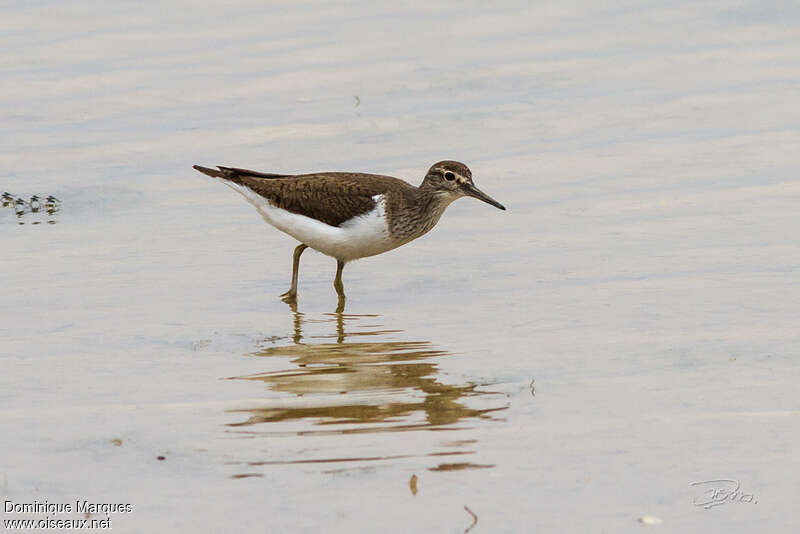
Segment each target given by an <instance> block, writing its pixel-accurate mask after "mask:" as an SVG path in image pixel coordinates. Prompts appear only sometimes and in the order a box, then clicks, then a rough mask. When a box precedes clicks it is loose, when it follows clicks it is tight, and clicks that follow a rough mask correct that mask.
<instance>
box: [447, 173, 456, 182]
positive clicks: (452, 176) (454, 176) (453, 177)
mask: <svg viewBox="0 0 800 534" xmlns="http://www.w3.org/2000/svg"><path fill="white" fill-rule="evenodd" d="M444 179H445V180H447V181H448V182H452V181H453V180H455V179H456V175H455V174H453V173H452V172H450V171H447V172H446V173H444Z"/></svg>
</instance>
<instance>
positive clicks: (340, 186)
mask: <svg viewBox="0 0 800 534" xmlns="http://www.w3.org/2000/svg"><path fill="white" fill-rule="evenodd" d="M194 168H195V169H196V170H198V171H200V172H202V173H204V174H207V175H208V176H211V177H214V178H218V179H220V180H221V181H223V182H224V183H226V184H227V185H229V186H231V187H233V188H234V189H236V190H237V191H239V192H240V193H241V194H242V195H244V196H245V198H247V199H248V201H249V202H250V203H251V204H253V205H254V206H255V207H256V209H257V210H258V211H259V213H261V215H262V217H263V218H264V219H265V220H266V221H267V222H269V223H270V224H272V225H273V226H275V227H276V228H278V229H279V230H282V231H283V232H285V233H287V234H289V235H292V236H293V237H295V238H296V239H298V240H299V241H301V244H300V245H299V246H298V247H297V248H296V249H295V253H294V261H293V268H292V285H291V288H290V289H289V291H287V292H286V293H284V295H283V297H284V299H285V300H287V301H294V300H295V299H296V296H297V273H298V269H299V263H300V255H301V254H302V253H303V251H304V250H305V249H306V248H308V247H311V248H314V249H315V250H318V251H320V252H322V253H323V254H327V255H329V256H332V257H334V258H336V260H337V273H336V280H335V282H334V286H335V287H336V290H337V293H338V294H339V301H340V307H343V305H344V289H343V284H342V281H341V274H342V269H343V268H344V264H345V263H347V262H348V261H352V260H354V259H358V258H363V257H366V256H373V255H375V254H380V253H382V252H386V251H387V250H391V249H393V248H396V247H398V246H400V245H403V244H405V243H408V242H409V241H412V240H413V239H416V238H417V237H420V236H421V235H423V234H425V233H427V232H428V231H429V230H430V229H431V228H433V227H434V226H435V225H436V223H437V222H438V221H439V218H440V217H441V215H442V213H444V210H445V209H446V208H447V206H448V205H449V204H450V203H451V202H452V201H453V200H456V199H457V198H460V197H462V196H472V197H474V198H477V199H479V200H482V201H484V202H486V203H488V204H491V205H493V206H495V207H497V208H499V209H503V210H504V209H505V208H504V207H503V206H502V205H501V204H500V203H498V202H497V201H495V200H494V199H492V198H491V197H489V196H488V195H486V194H485V193H483V192H482V191H480V190H479V189H478V188H476V187H475V184H474V183H473V181H472V173H471V172H470V170H469V168H467V166H466V165H464V164H463V163H459V162H457V161H440V162H438V163H435V164H434V165H433V166H432V167H431V168H430V169H429V170H428V172H427V174H426V175H425V178H424V179H423V181H422V184H420V186H419V187H415V186H413V185H411V184H409V183H407V182H404V181H403V180H400V179H398V178H393V177H391V176H381V175H377V174H365V173H350V172H322V173H314V174H300V175H287V174H273V173H262V172H256V171H250V170H246V169H237V168H233V167H218V169H219V170H216V169H210V168H207V167H201V166H199V165H195V166H194Z"/></svg>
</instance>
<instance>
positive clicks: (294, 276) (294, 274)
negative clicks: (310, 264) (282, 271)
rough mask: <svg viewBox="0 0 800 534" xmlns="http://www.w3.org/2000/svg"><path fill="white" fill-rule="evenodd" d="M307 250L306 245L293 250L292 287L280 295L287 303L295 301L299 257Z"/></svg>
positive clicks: (300, 245) (301, 244)
mask: <svg viewBox="0 0 800 534" xmlns="http://www.w3.org/2000/svg"><path fill="white" fill-rule="evenodd" d="M307 248H308V245H306V244H304V243H300V244H299V245H297V247H296V248H295V249H294V261H293V262H292V287H290V288H289V291H287V292H286V293H284V294H283V295H281V298H282V299H283V300H285V301H287V302H289V301H293V300H296V299H297V274H298V272H299V271H300V255H301V254H302V253H303V251H304V250H305V249H307Z"/></svg>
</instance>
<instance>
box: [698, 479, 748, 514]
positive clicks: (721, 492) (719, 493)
mask: <svg viewBox="0 0 800 534" xmlns="http://www.w3.org/2000/svg"><path fill="white" fill-rule="evenodd" d="M690 486H693V487H695V488H698V489H699V490H701V491H702V496H699V497H695V498H694V499H692V504H694V505H695V506H700V507H703V508H705V509H706V510H708V509H710V508H713V507H715V506H720V505H722V504H728V503H732V502H747V503H751V504H758V500H757V499H756V497H755V495H753V494H752V493H745V492H743V491H742V490H741V488H742V485H741V483H740V482H739V481H738V480H732V479H730V478H719V479H716V480H702V481H699V482H692V483H691V484H690Z"/></svg>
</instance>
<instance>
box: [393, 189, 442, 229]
mask: <svg viewBox="0 0 800 534" xmlns="http://www.w3.org/2000/svg"><path fill="white" fill-rule="evenodd" d="M453 200H454V198H453V197H451V196H450V195H446V194H442V193H440V192H436V191H434V190H429V189H427V188H425V184H423V185H422V186H420V187H419V188H417V190H416V191H415V192H414V194H413V195H410V196H409V197H407V198H406V202H404V206H403V209H402V211H403V212H404V215H403V217H402V218H398V219H397V221H395V224H394V228H393V234H394V235H395V236H396V237H398V238H400V239H402V240H404V241H406V240H407V241H410V240H412V239H416V238H417V237H420V236H422V235H424V234H426V233H428V232H429V231H430V230H431V228H433V227H434V226H436V223H437V222H439V218H440V217H441V216H442V214H443V213H444V211H445V209H447V206H449V205H450V203H451V202H452V201H453Z"/></svg>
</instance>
